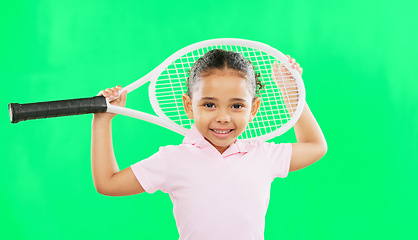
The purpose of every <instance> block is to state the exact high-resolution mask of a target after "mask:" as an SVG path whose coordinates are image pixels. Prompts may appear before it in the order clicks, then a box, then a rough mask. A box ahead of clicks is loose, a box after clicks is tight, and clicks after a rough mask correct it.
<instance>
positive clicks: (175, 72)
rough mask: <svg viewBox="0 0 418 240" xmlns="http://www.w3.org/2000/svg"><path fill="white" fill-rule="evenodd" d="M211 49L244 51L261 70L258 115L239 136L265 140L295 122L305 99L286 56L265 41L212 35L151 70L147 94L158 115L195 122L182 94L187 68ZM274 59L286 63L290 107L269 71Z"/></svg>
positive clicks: (177, 121) (188, 124) (182, 122)
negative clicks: (214, 36) (290, 98)
mask: <svg viewBox="0 0 418 240" xmlns="http://www.w3.org/2000/svg"><path fill="white" fill-rule="evenodd" d="M213 49H223V50H227V51H234V52H238V53H240V54H242V55H244V57H245V58H246V59H247V60H249V61H251V63H252V64H253V66H254V68H255V71H256V73H259V74H260V76H259V79H260V80H261V81H262V82H263V83H264V85H265V86H264V88H263V90H261V92H260V94H259V97H260V98H261V104H260V108H259V110H258V112H257V115H256V117H255V118H254V119H253V120H252V121H251V122H250V123H249V124H248V126H247V128H246V130H245V131H244V132H243V133H242V134H241V135H240V136H239V137H238V139H243V140H246V139H255V138H257V139H260V140H263V141H266V140H269V139H272V138H274V137H276V136H279V135H281V134H283V133H285V132H286V131H287V130H289V129H290V128H291V127H292V126H293V125H294V124H295V123H296V121H297V120H298V119H299V117H300V115H301V113H302V110H303V106H304V103H305V88H304V85H303V81H302V78H301V76H300V74H299V73H298V72H297V71H296V70H295V69H293V68H292V67H291V64H290V63H289V59H288V57H286V56H285V55H284V54H283V53H281V52H280V51H278V50H277V49H275V48H273V47H271V46H269V45H267V44H264V43H260V42H255V41H250V40H245V39H236V38H220V39H212V40H206V41H202V42H198V43H195V44H192V45H189V46H187V47H185V48H183V49H180V50H179V51H177V52H175V53H174V54H172V55H171V56H170V57H169V58H167V59H166V60H165V61H164V62H163V63H161V64H160V65H159V66H158V67H157V68H156V69H154V70H153V71H152V72H153V74H150V78H151V79H150V81H151V84H150V86H149V98H150V101H151V105H152V107H153V109H154V111H155V112H156V114H157V115H158V116H159V117H160V118H163V119H164V120H165V121H169V122H174V123H175V124H177V125H180V126H182V127H183V128H185V129H190V128H191V126H192V125H193V123H194V122H193V120H191V119H189V118H188V117H187V115H186V113H185V111H184V107H183V101H182V96H183V94H184V93H186V92H187V85H186V80H187V78H188V71H189V70H190V69H191V67H192V66H193V64H194V62H196V61H197V59H199V58H200V57H202V56H203V55H204V54H205V53H207V52H208V51H211V50H213ZM275 61H277V62H278V63H280V64H283V66H284V67H286V70H288V72H287V73H288V74H289V75H290V77H291V78H292V83H294V85H295V87H294V89H293V90H292V91H293V93H290V95H293V97H294V98H295V99H293V100H292V107H291V109H289V107H286V104H285V98H286V97H287V96H288V95H289V93H287V94H284V93H282V92H283V90H280V89H279V87H278V83H277V82H278V79H277V78H274V77H273V75H272V67H273V63H274V62H275ZM287 77H288V76H286V78H287Z"/></svg>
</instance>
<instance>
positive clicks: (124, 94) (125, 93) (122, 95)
mask: <svg viewBox="0 0 418 240" xmlns="http://www.w3.org/2000/svg"><path fill="white" fill-rule="evenodd" d="M127 94H128V91H126V90H125V91H123V92H122V93H121V94H120V98H119V99H120V101H121V102H122V103H124V104H125V102H126V95H127Z"/></svg>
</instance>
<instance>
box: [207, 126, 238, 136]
mask: <svg viewBox="0 0 418 240" xmlns="http://www.w3.org/2000/svg"><path fill="white" fill-rule="evenodd" d="M234 130H235V129H213V128H210V131H211V132H212V134H213V135H214V136H215V137H217V138H227V137H229V136H230V135H231V134H232V132H233V131H234Z"/></svg>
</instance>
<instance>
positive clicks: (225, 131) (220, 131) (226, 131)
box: [212, 129, 231, 134]
mask: <svg viewBox="0 0 418 240" xmlns="http://www.w3.org/2000/svg"><path fill="white" fill-rule="evenodd" d="M212 131H214V132H216V133H223V134H225V133H229V132H230V131H231V130H224V131H222V130H216V129H212Z"/></svg>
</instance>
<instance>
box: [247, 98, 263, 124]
mask: <svg viewBox="0 0 418 240" xmlns="http://www.w3.org/2000/svg"><path fill="white" fill-rule="evenodd" d="M260 103H261V99H260V98H259V97H257V98H255V99H254V100H253V103H252V105H251V114H250V122H251V121H252V120H253V119H254V118H255V115H256V114H257V111H258V109H259V108H260Z"/></svg>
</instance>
